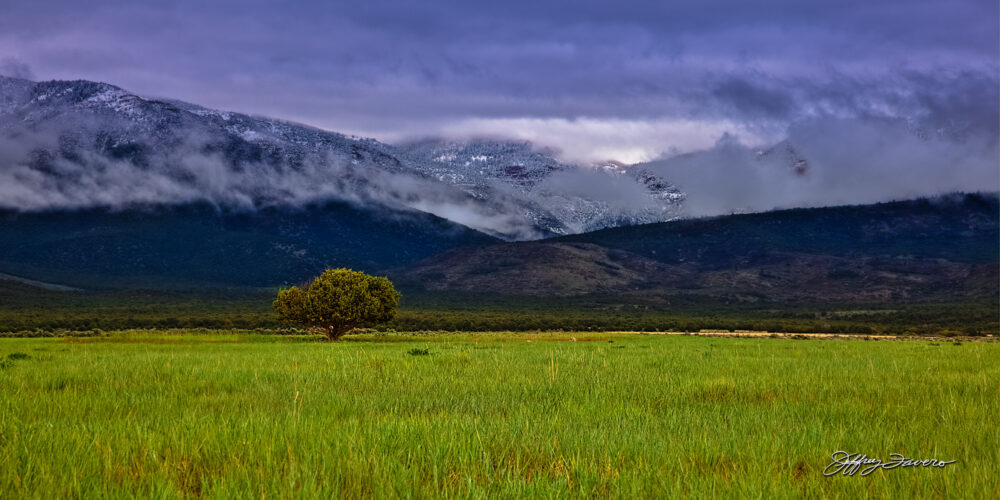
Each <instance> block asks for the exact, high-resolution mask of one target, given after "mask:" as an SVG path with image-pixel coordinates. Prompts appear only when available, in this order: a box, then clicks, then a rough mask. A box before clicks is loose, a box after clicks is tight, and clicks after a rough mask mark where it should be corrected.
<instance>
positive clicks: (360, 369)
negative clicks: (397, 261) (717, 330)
mask: <svg viewBox="0 0 1000 500" xmlns="http://www.w3.org/2000/svg"><path fill="white" fill-rule="evenodd" d="M571 336H575V337H576V338H578V339H580V340H581V341H578V342H572V341H563V340H566V339H568V338H569V337H571ZM275 340H278V339H275V338H273V337H268V338H263V337H253V336H231V335H229V336H222V335H220V336H211V335H199V336H184V335H180V336H177V335H174V336H171V337H169V338H166V337H159V336H154V335H139V336H112V337H105V338H95V339H2V340H0V359H2V360H3V367H2V368H0V464H2V465H0V497H4V498H31V497H46V498H50V497H86V498H93V497H129V496H134V495H141V496H153V497H184V496H187V497H208V498H236V497H239V498H246V497H250V496H254V497H268V498H274V497H289V496H297V497H314V498H331V497H342V498H355V497H379V498H382V497H395V496H401V497H427V496H448V497H487V496H488V497H524V496H529V497H546V498H548V497H554V498H561V497H605V496H615V497H629V498H634V497H650V496H656V497H662V496H677V495H689V496H696V497H708V496H719V495H722V496H734V497H756V498H781V497H793V496H795V497H797V496H808V497H830V496H841V495H842V496H846V497H888V496H893V497H900V498H931V497H946V498H947V497H950V498H972V497H981V498H996V497H997V494H998V475H997V468H998V447H1000V442H998V441H1000V437H998V428H1000V422H998V408H997V401H998V347H997V344H985V343H964V344H961V345H953V344H952V343H938V344H932V343H929V342H918V341H913V342H884V341H878V342H864V341H817V340H808V341H807V340H777V339H727V338H699V337H666V336H637V335H628V336H626V335H603V336H597V335H589V336H588V335H586V334H564V335H546V334H534V335H532V334H506V335H498V336H495V337H494V336H489V335H485V334H483V335H448V336H431V337H404V336H400V337H391V336H390V337H384V336H383V337H374V338H369V339H367V340H369V341H358V340H365V339H361V338H358V339H354V340H353V341H352V339H348V341H345V342H340V343H335V344H327V343H320V342H284V341H280V340H279V341H275ZM389 340H396V341H389ZM528 340H531V342H528ZM585 340H586V341H585ZM416 350H419V351H424V350H426V352H427V353H428V354H427V355H412V352H414V351H416ZM15 353H19V354H17V355H15ZM837 450H846V451H852V452H861V453H866V454H868V455H869V456H875V457H882V458H888V455H889V454H890V453H903V454H905V455H906V456H908V457H913V458H938V459H946V460H957V461H958V462H957V463H955V464H953V465H950V466H948V467H946V468H943V469H904V470H891V471H878V472H876V473H874V474H872V475H871V476H868V477H860V476H855V477H843V476H841V477H824V476H823V475H822V474H821V471H822V470H823V468H824V467H825V466H826V465H827V464H828V463H829V461H830V454H831V453H833V452H834V451H837Z"/></svg>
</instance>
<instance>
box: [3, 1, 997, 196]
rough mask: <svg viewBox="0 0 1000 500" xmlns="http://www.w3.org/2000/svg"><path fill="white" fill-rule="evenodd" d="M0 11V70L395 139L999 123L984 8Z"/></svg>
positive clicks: (991, 35)
mask: <svg viewBox="0 0 1000 500" xmlns="http://www.w3.org/2000/svg"><path fill="white" fill-rule="evenodd" d="M560 4H562V2H560ZM0 12H2V15H0V73H2V74H7V75H13V76H22V77H28V78H32V79H38V80H46V79H88V80H99V81H105V82H108V83H113V84H116V85H119V86H121V87H124V88H126V89H128V90H131V91H133V92H136V93H138V94H140V95H146V96H163V97H171V98H177V99H181V100H185V101H189V102H194V103H197V104H201V105H204V106H208V107H212V108H221V109H226V110H233V111H241V112H247V113H253V114H261V115H267V116H272V117H277V118H284V119H289V120H294V121H299V122H304V123H308V124H311V125H315V126H319V127H321V128H326V129H330V130H335V131H341V132H345V133H352V134H357V135H364V136H371V137H375V138H378V139H381V140H385V141H390V142H393V141H401V140H405V139H410V138H418V137H422V136H428V135H439V134H442V135H448V136H465V135H499V136H507V137H513V138H524V139H531V140H534V141H535V142H538V143H540V144H543V145H548V146H553V147H556V148H559V149H561V150H562V151H563V155H564V157H566V158H568V159H570V160H574V161H580V162H587V161H597V160H602V159H618V160H622V161H627V162H635V161H639V160H648V159H653V158H656V157H660V156H661V155H663V154H664V153H668V152H686V151H692V150H697V149H703V148H708V147H711V146H712V145H713V144H715V143H716V141H717V140H718V139H719V137H720V136H722V135H723V134H724V133H727V132H728V133H729V134H731V136H733V137H737V138H739V140H740V141H742V142H743V143H745V144H763V143H766V142H770V141H774V140H778V139H780V138H782V137H784V136H785V135H786V134H787V133H788V130H789V127H790V125H792V124H794V123H797V122H801V121H803V120H814V119H817V118H824V119H825V118H828V117H835V118H840V119H843V118H858V117H861V118H864V117H877V118H880V119H881V118H906V119H913V120H920V121H922V123H925V124H929V125H931V126H932V127H957V128H961V129H964V130H972V131H973V132H974V133H983V134H984V135H987V136H990V135H991V136H992V137H996V136H997V132H998V131H997V115H998V98H997V95H998V92H997V85H998V81H997V71H998V64H997V58H998V54H997V40H998V21H997V19H998V12H997V2H996V1H992V0H990V1H987V0H983V1H962V0H940V1H922V0H898V1H893V0H877V1H873V0H862V1H855V0H841V1H837V2H833V1H822V2H818V1H817V2H809V1H802V0H786V1H747V0H732V1H709V0H697V1H691V2H667V1H664V0H657V1H651V2H612V1H608V0H584V1H575V2H567V3H566V5H556V3H555V2H541V1H538V0H527V1H522V0H513V1H492V2H482V3H481V4H479V5H473V3H472V2H467V1H448V0H422V1H419V2H399V1H382V0H364V1H359V2H327V1H324V2H320V1H312V2H289V1H282V2H278V1H273V2H272V1H263V0H224V1H213V2H205V1H203V0H199V1H191V2H170V1H165V0H164V1H156V2H136V1H131V0H130V1H124V0H105V1H99V2H91V1H83V0H81V1H58V2H54V1H46V0H32V1H17V2H15V1H12V0H0ZM993 188H995V186H993Z"/></svg>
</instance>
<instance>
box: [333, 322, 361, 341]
mask: <svg viewBox="0 0 1000 500" xmlns="http://www.w3.org/2000/svg"><path fill="white" fill-rule="evenodd" d="M353 329H354V327H353V326H351V325H334V326H329V327H327V329H326V338H327V339H328V340H329V341H330V342H333V341H334V340H337V339H339V338H340V337H343V336H344V335H347V332H350V331H351V330H353Z"/></svg>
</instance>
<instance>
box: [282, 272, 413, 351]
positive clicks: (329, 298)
mask: <svg viewBox="0 0 1000 500" xmlns="http://www.w3.org/2000/svg"><path fill="white" fill-rule="evenodd" d="M398 306H399V292H397V291H396V288H395V287H393V286H392V282H391V281H389V280H388V279H386V278H380V277H376V276H369V275H367V274H365V273H361V272H357V271H352V270H350V269H327V270H326V271H324V272H323V274H321V275H319V276H318V277H317V278H316V279H314V280H313V281H312V283H310V284H309V286H307V287H305V290H302V289H301V288H299V287H295V286H293V287H291V288H288V289H285V290H281V291H279V292H278V298H277V299H275V301H274V311H275V312H276V313H277V314H278V319H280V320H282V321H288V322H292V323H298V324H300V325H302V326H305V327H307V328H317V329H321V330H323V333H324V334H326V337H327V338H328V339H330V340H331V341H332V340H337V339H339V338H340V337H343V336H344V335H345V334H347V333H348V332H350V331H351V330H353V329H354V328H357V327H363V326H375V325H377V324H379V323H384V322H386V321H389V320H391V319H392V318H393V317H395V316H396V308H397V307H398Z"/></svg>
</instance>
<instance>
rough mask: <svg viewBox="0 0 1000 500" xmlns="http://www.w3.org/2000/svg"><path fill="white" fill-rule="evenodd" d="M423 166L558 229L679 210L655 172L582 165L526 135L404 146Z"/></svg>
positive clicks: (673, 191)
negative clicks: (514, 202)
mask: <svg viewBox="0 0 1000 500" xmlns="http://www.w3.org/2000/svg"><path fill="white" fill-rule="evenodd" d="M400 148H401V149H402V150H403V151H404V154H403V155H402V156H403V157H404V158H406V159H407V160H408V161H407V163H408V164H410V165H413V166H414V168H417V169H418V170H420V171H421V172H423V173H425V174H427V175H430V176H432V177H434V178H435V179H438V180H440V181H442V182H446V183H449V184H451V185H454V186H458V187H460V188H462V189H463V190H465V191H466V192H467V193H469V194H471V195H472V196H474V197H476V198H477V199H490V198H491V197H494V196H497V194H498V193H501V194H502V195H503V196H505V197H508V198H513V199H515V200H518V203H519V205H521V206H522V207H523V209H524V210H525V212H526V214H527V215H528V217H529V218H530V219H531V220H532V221H534V222H535V223H536V224H538V225H539V226H541V227H545V228H546V230H547V231H548V232H550V233H554V234H573V233H579V232H585V231H593V230H597V229H603V228H607V227H615V226H621V225H634V224H646V223H651V222H663V221H667V220H672V219H674V218H676V217H677V214H678V213H679V209H680V205H681V203H682V202H683V200H684V195H683V193H681V192H680V191H678V190H677V188H675V187H674V186H673V185H671V184H670V183H668V182H667V181H665V180H663V179H661V178H659V177H657V176H656V175H654V174H653V173H652V172H649V171H648V170H643V169H632V168H629V167H627V166H625V165H622V164H613V163H609V164H608V165H614V168H609V167H608V166H607V165H604V166H597V167H579V166H573V165H567V164H564V163H561V162H560V161H559V160H557V159H556V158H555V154H556V153H555V152H554V151H551V150H546V149H542V148H538V147H535V146H534V145H532V144H531V143H529V142H525V141H520V142H515V141H496V140H487V139H478V140H468V141H443V140H424V141H420V142H415V143H410V144H405V145H402V146H400Z"/></svg>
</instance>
